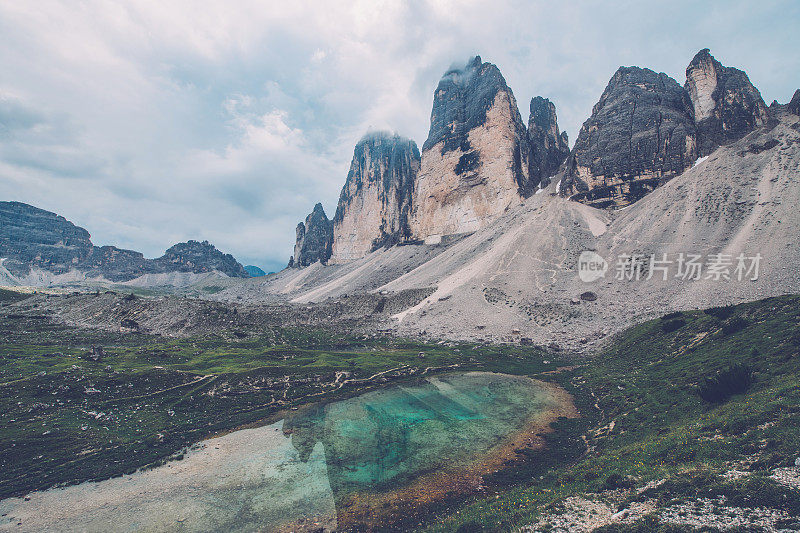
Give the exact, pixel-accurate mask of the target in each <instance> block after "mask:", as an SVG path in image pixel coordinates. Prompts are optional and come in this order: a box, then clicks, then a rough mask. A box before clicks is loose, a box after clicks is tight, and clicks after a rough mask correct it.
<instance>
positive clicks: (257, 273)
mask: <svg viewBox="0 0 800 533" xmlns="http://www.w3.org/2000/svg"><path fill="white" fill-rule="evenodd" d="M244 269H245V271H247V273H248V274H249V275H250V277H251V278H260V277H261V276H266V275H267V273H266V272H264V271H263V270H262V269H261V268H259V267H257V266H255V265H245V266H244Z"/></svg>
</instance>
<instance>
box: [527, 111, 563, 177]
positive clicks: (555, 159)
mask: <svg viewBox="0 0 800 533" xmlns="http://www.w3.org/2000/svg"><path fill="white" fill-rule="evenodd" d="M528 141H529V143H530V146H531V156H530V164H529V168H530V177H531V179H532V180H538V181H539V182H541V181H543V180H546V179H547V178H549V177H550V176H552V175H553V174H555V173H556V171H558V167H559V166H560V165H561V163H563V162H564V159H566V158H567V156H568V155H569V141H568V139H567V132H566V131H564V132H559V130H558V117H557V116H556V106H555V104H554V103H552V102H551V101H550V100H548V99H547V98H542V97H541V96H536V97H535V98H532V99H531V114H530V118H529V119H528Z"/></svg>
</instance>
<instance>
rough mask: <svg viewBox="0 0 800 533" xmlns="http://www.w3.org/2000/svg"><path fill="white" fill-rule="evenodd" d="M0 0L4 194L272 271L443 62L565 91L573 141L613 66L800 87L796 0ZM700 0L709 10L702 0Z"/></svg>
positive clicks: (422, 133) (524, 94)
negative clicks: (707, 67)
mask: <svg viewBox="0 0 800 533" xmlns="http://www.w3.org/2000/svg"><path fill="white" fill-rule="evenodd" d="M608 4H609V3H607V2H600V1H597V2H559V3H557V4H556V3H553V5H554V6H555V7H550V6H548V5H547V4H546V3H545V2H528V1H520V2H515V1H503V0H489V1H482V2H472V1H465V0H453V1H436V2H434V1H431V2H400V1H379V0H366V1H354V2H336V1H329V0H326V1H322V0H320V1H318V2H303V1H297V0H294V1H285V0H280V1H261V2H255V1H253V2H250V1H235V0H225V1H222V0H218V1H213V2H199V1H196V0H195V1H191V2H188V1H187V2H181V1H177V0H170V1H169V2H164V1H161V0H154V1H136V2H134V1H131V2H105V1H93V0H85V1H77V0H71V1H67V2H55V1H47V0H37V1H30V2H28V1H21V0H0V43H2V46H0V199H2V200H18V201H22V202H27V203H30V204H33V205H36V206H38V207H41V208H44V209H48V210H50V211H55V212H57V213H59V214H61V215H64V216H65V217H67V218H68V219H69V220H71V221H72V222H74V223H76V224H77V225H79V226H83V227H85V228H86V229H87V230H89V232H90V233H91V234H92V240H93V241H94V243H95V244H98V245H104V244H113V245H116V246H120V247H124V248H131V249H135V250H139V251H142V252H144V253H145V255H146V256H148V257H157V256H160V255H161V254H163V252H164V250H165V249H166V248H167V247H169V246H170V245H172V244H174V243H176V242H179V241H185V240H188V239H198V240H202V239H208V240H210V241H211V242H212V243H213V244H215V245H216V246H217V247H218V248H220V249H221V250H223V251H225V252H230V253H232V254H234V256H236V258H237V259H239V260H240V261H241V262H242V263H244V264H255V265H259V266H261V267H263V268H264V269H265V270H275V269H278V268H280V267H282V266H283V265H285V263H286V261H287V260H288V258H289V255H290V254H291V252H292V246H293V244H294V227H295V225H296V224H297V222H298V221H300V220H301V219H303V218H304V217H305V215H306V214H307V213H308V212H310V210H311V208H312V207H313V205H314V203H316V202H318V201H321V202H322V203H323V205H324V206H325V210H326V212H327V213H328V215H329V216H333V211H334V210H335V208H336V201H337V199H338V195H339V191H340V189H341V186H342V185H343V183H344V179H345V177H346V175H347V170H348V168H349V163H350V158H351V157H352V155H353V146H354V145H355V143H356V142H357V141H358V139H359V138H360V137H361V136H362V135H363V134H364V133H365V132H366V131H368V130H369V129H389V130H393V131H396V132H398V133H400V134H401V135H405V136H408V137H411V138H413V139H414V140H415V141H416V142H417V144H418V145H420V146H422V143H423V142H424V141H425V137H426V136H427V132H428V125H429V119H430V110H431V103H432V98H433V91H434V89H435V87H436V84H437V82H438V80H439V78H440V77H441V75H442V74H443V73H444V71H445V70H446V69H447V68H448V67H449V66H450V65H451V64H453V63H461V64H463V63H464V62H465V61H466V60H467V58H468V57H470V56H472V55H475V54H479V55H481V57H482V58H483V60H484V61H490V62H492V63H495V64H496V65H497V66H498V67H499V68H500V71H501V72H502V73H503V74H504V76H505V78H506V80H507V82H508V84H509V86H510V87H511V88H512V89H513V91H514V94H515V96H516V98H517V102H518V103H519V105H520V108H521V109H520V110H521V112H522V116H523V119H524V120H525V121H526V122H527V118H528V105H529V102H530V99H531V97H533V96H535V95H542V96H545V97H548V98H550V99H551V100H552V101H553V102H555V104H556V107H557V112H558V118H559V123H560V125H561V127H562V129H566V130H567V132H568V133H569V137H570V143H572V142H574V139H575V136H576V135H577V132H578V130H579V128H580V125H581V124H582V123H583V121H584V120H586V118H588V116H589V113H590V111H591V108H592V105H593V104H594V103H595V102H596V101H597V99H598V98H599V96H600V93H601V92H602V90H603V89H604V87H605V85H606V84H607V82H608V80H609V78H610V77H611V75H612V74H613V73H614V71H615V70H616V69H617V67H619V66H620V65H626V66H628V65H638V66H642V67H649V68H652V69H653V70H656V71H662V72H666V73H667V74H669V75H671V76H673V77H674V78H675V79H677V80H678V82H679V83H683V82H684V79H685V76H684V72H685V68H686V65H687V64H688V63H689V61H690V60H691V58H692V56H693V55H694V54H695V53H696V52H697V51H698V50H700V49H701V48H705V47H708V48H711V52H712V53H713V54H714V55H715V56H716V57H717V59H719V60H720V61H722V63H723V64H726V65H730V66H736V67H739V68H742V69H744V70H745V71H746V72H747V73H748V74H749V76H750V79H751V80H752V81H753V83H754V84H755V85H756V86H757V87H758V88H759V89H760V90H761V94H762V95H763V97H764V100H766V101H767V103H769V102H771V101H772V100H773V99H777V100H778V101H780V102H786V101H788V100H789V99H790V98H791V96H792V93H793V92H794V90H795V89H796V88H798V87H800V76H798V73H800V54H798V50H800V2H797V1H785V2H778V1H775V2H772V1H769V0H761V1H758V2H734V1H725V2H696V1H685V2H684V1H679V0H670V1H668V2H664V1H659V2H644V1H631V2H614V7H610V6H609V5H608ZM701 6H702V7H701Z"/></svg>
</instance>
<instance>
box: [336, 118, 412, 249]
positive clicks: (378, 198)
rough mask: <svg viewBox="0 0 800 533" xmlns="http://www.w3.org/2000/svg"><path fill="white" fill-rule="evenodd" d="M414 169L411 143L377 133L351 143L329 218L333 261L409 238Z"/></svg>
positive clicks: (410, 141)
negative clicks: (344, 174)
mask: <svg viewBox="0 0 800 533" xmlns="http://www.w3.org/2000/svg"><path fill="white" fill-rule="evenodd" d="M419 167H420V153H419V148H417V144H416V143H415V142H414V141H412V140H410V139H406V138H404V137H400V136H399V135H396V134H392V133H387V132H377V133H371V134H368V135H366V136H364V137H363V138H362V139H361V140H360V141H359V142H358V144H356V147H355V150H354V153H353V160H352V162H351V164H350V172H349V173H348V174H347V180H346V181H345V184H344V187H342V192H341V194H340V195H339V204H338V205H337V207H336V214H335V215H334V217H333V249H332V257H331V260H332V262H334V263H343V262H346V261H351V260H354V259H358V258H361V257H364V256H365V255H366V254H368V253H369V252H371V251H374V250H376V249H377V248H380V247H388V246H392V245H394V244H397V243H400V242H404V241H407V240H409V239H410V237H411V230H410V227H409V223H408V218H409V214H410V212H411V206H412V203H413V201H412V200H413V198H412V197H413V191H414V181H415V180H416V177H417V173H418V172H419Z"/></svg>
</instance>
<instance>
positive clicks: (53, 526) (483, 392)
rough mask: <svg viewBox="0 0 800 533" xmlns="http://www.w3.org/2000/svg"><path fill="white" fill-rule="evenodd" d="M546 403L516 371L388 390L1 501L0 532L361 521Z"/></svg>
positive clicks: (484, 452)
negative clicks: (124, 470) (100, 477)
mask: <svg viewBox="0 0 800 533" xmlns="http://www.w3.org/2000/svg"><path fill="white" fill-rule="evenodd" d="M555 405H556V400H555V399H554V397H552V395H551V394H550V392H549V391H548V389H545V388H542V387H540V386H539V384H537V382H534V381H532V380H530V379H527V378H522V377H516V376H506V375H498V374H487V373H466V374H452V375H447V376H441V377H432V378H429V379H427V380H425V381H423V382H420V383H418V384H414V385H407V386H391V387H387V388H383V389H380V390H376V391H372V392H368V393H365V394H362V395H361V396H358V397H355V398H351V399H348V400H343V401H337V402H333V403H329V404H327V405H318V406H314V407H311V408H309V409H306V410H303V411H297V412H294V413H293V414H292V416H290V417H288V418H287V419H286V420H285V421H282V422H279V423H277V424H272V425H269V426H263V427H259V428H253V429H246V430H241V431H236V432H234V433H231V434H229V435H225V436H222V437H218V438H214V439H209V440H206V441H204V442H203V443H202V446H201V448H200V449H199V450H196V451H193V452H191V453H189V454H187V455H186V457H185V458H184V459H183V460H182V461H175V462H171V463H169V464H167V465H165V466H162V467H158V468H155V469H152V470H149V471H143V472H137V473H136V474H133V475H131V476H124V477H122V478H116V479H111V480H106V481H102V482H98V483H83V484H80V485H76V486H72V487H67V488H62V489H52V490H48V491H43V492H39V493H33V494H31V495H30V500H29V501H25V500H23V499H19V498H10V499H7V500H3V501H0V513H3V514H5V515H6V516H4V517H2V518H0V530H3V531H5V530H9V531H11V530H13V531H37V532H39V531H109V530H113V531H220V530H224V531H325V530H327V531H330V530H333V529H334V528H337V527H338V528H339V529H343V530H347V529H370V528H372V527H374V526H375V525H376V524H385V523H387V522H389V523H391V522H395V523H396V522H398V521H401V520H402V519H405V520H409V519H413V517H414V516H415V513H417V512H418V511H420V510H421V509H423V508H427V507H426V506H429V505H431V504H436V503H437V502H439V501H441V500H443V499H447V498H449V497H452V496H453V495H455V494H458V493H461V492H464V491H468V490H474V489H475V488H476V487H478V485H479V484H480V483H481V476H482V475H484V474H486V473H487V472H490V471H492V469H496V468H497V467H499V466H500V465H501V464H502V462H503V461H505V459H506V458H507V456H508V454H509V453H512V454H513V449H514V448H515V447H517V446H520V445H525V442H527V441H529V440H530V438H531V436H530V431H529V430H528V429H529V428H528V429H526V428H527V426H526V424H530V421H531V420H532V419H534V418H536V417H535V416H534V415H539V414H541V413H545V412H547V411H548V410H549V409H551V408H552V407H554V406H555ZM510 437H511V438H510ZM520 439H523V440H520ZM525 439H528V440H527V441H525ZM19 523H21V525H18V524H19Z"/></svg>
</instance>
